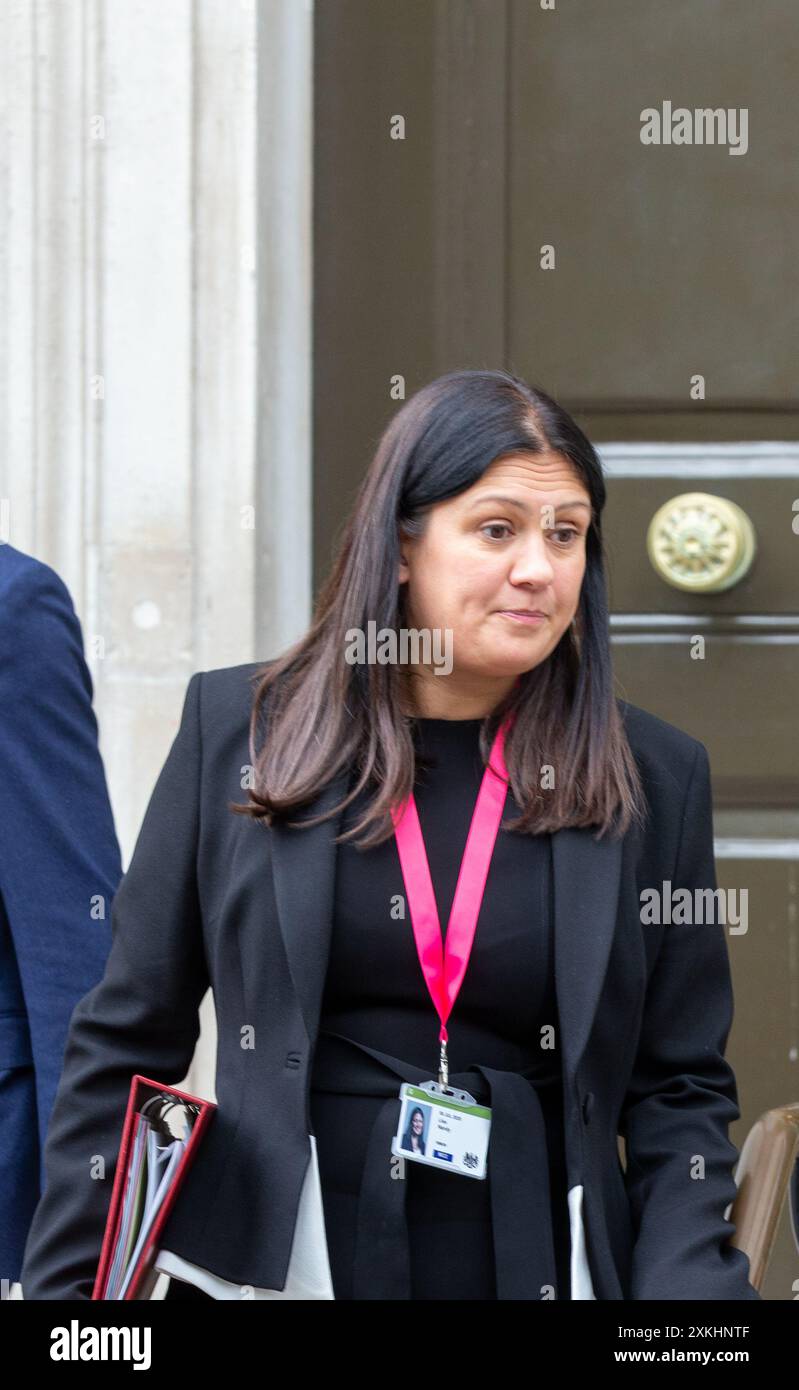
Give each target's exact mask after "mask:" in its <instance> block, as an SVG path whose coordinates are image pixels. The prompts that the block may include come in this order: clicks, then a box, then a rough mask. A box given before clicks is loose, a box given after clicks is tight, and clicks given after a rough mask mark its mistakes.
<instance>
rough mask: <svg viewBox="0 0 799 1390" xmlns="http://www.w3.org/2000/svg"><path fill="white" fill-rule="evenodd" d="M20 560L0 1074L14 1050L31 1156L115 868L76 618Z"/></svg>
mask: <svg viewBox="0 0 799 1390" xmlns="http://www.w3.org/2000/svg"><path fill="white" fill-rule="evenodd" d="M26 560H27V563H25V564H23V565H22V566H21V567H17V568H16V569H15V570H14V572H13V573H12V574H11V575H10V576H7V577H6V580H5V582H4V584H3V585H2V589H1V590H0V649H1V650H2V660H0V709H2V719H1V720H0V895H2V907H3V911H2V912H0V918H2V931H3V944H2V955H3V969H2V971H0V978H1V979H2V984H0V990H1V991H2V992H3V997H2V998H0V1015H3V1018H2V1020H0V1022H1V1023H2V1029H0V1049H4V1051H5V1058H3V1057H0V1068H2V1067H3V1065H4V1062H5V1061H11V1060H13V1059H14V1058H16V1059H17V1061H18V1062H19V1061H20V1060H21V1059H22V1057H23V1056H24V1055H25V1052H26V1050H27V1052H28V1056H29V1060H30V1062H31V1063H32V1067H33V1072H34V1075H35V1089H36V1102H35V1104H36V1112H37V1125H38V1138H39V1152H40V1154H41V1152H42V1150H43V1147H44V1141H45V1137H46V1132H47V1126H48V1123H49V1119H50V1115H51V1111H52V1107H53V1102H54V1099H55V1093H56V1089H57V1085H58V1081H59V1077H60V1074H61V1068H62V1063H63V1055H64V1048H65V1043H66V1037H67V1032H68V1028H69V1022H70V1017H71V1015H72V1012H73V1009H74V1008H75V1006H76V1004H77V1002H78V1001H79V1000H80V999H81V998H82V996H83V995H85V994H86V992H87V991H88V990H89V989H91V988H92V986H93V985H95V984H96V983H97V981H98V980H99V979H100V977H101V976H102V974H103V971H104V969H105V964H106V960H107V958H108V953H109V950H110V947H111V912H110V908H111V902H112V899H113V897H114V894H115V893H116V890H117V888H118V886H119V882H120V879H121V876H122V866H121V862H120V853H119V845H118V843H117V837H116V834H115V830H114V822H113V815H112V810H111V805H110V801H109V796H108V789H107V785H106V779H105V772H104V769H103V764H102V760H101V757H100V751H99V747H98V731H97V721H96V719H95V715H94V711H93V709H92V694H93V692H92V682H91V676H90V673H89V670H88V667H87V665H86V662H85V660H84V655H83V642H82V636H81V629H80V624H79V621H78V618H77V616H76V614H75V611H74V607H73V604H72V600H71V598H70V596H69V592H68V590H67V589H66V587H65V585H64V584H63V582H62V580H61V579H60V578H59V577H58V575H57V574H56V573H55V571H54V570H52V569H51V568H50V567H49V566H48V565H45V564H42V563H41V562H39V561H36V560H33V559H31V558H30V557H26ZM20 1152H21V1150H20ZM43 1177H44V1172H43V1163H42V1166H41V1167H40V1171H39V1174H38V1178H39V1181H40V1182H41V1181H43Z"/></svg>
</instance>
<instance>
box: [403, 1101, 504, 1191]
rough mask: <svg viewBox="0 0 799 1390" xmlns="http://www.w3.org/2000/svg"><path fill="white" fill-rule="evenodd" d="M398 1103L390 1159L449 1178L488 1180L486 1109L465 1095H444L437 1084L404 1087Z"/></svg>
mask: <svg viewBox="0 0 799 1390" xmlns="http://www.w3.org/2000/svg"><path fill="white" fill-rule="evenodd" d="M428 1087H429V1089H428ZM400 1100H401V1102H402V1104H401V1105H400V1114H399V1122H398V1124H397V1133H396V1134H395V1135H394V1138H393V1139H392V1141H391V1152H392V1154H394V1155H395V1156H396V1157H397V1158H407V1159H410V1160H411V1161H412V1162H414V1163H427V1164H429V1165H430V1166H431V1167H433V1168H444V1169H445V1170H446V1171H447V1172H449V1173H463V1174H465V1176H467V1177H470V1178H485V1177H486V1172H487V1167H486V1160H487V1155H488V1138H489V1134H490V1131H491V1110H490V1109H489V1107H488V1106H485V1105H477V1104H476V1102H475V1100H474V1097H473V1096H470V1095H468V1093H467V1092H465V1091H461V1092H455V1091H453V1092H452V1093H451V1094H446V1093H442V1091H441V1088H440V1087H439V1086H438V1085H437V1083H436V1082H428V1083H427V1086H425V1087H422V1086H412V1085H411V1084H410V1083H409V1082H404V1083H403V1085H402V1086H401V1087H400Z"/></svg>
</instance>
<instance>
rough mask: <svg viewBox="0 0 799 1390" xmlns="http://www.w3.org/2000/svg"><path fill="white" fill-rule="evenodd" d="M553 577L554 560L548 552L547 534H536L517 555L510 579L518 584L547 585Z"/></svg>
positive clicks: (544, 532) (542, 532) (543, 532)
mask: <svg viewBox="0 0 799 1390" xmlns="http://www.w3.org/2000/svg"><path fill="white" fill-rule="evenodd" d="M553 575H554V570H553V568H552V559H551V557H550V555H549V552H548V550H547V533H546V531H541V532H540V534H539V533H535V534H534V535H531V536H530V538H529V539H528V540H526V541H525V543H524V545H523V546H522V547H521V548H520V549H519V550H518V551H517V553H516V554H515V556H514V559H513V567H512V569H511V574H510V577H511V579H512V580H513V581H514V582H515V583H517V584H519V583H533V584H546V583H549V582H551V580H552V578H553Z"/></svg>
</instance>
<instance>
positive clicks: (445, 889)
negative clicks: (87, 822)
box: [22, 371, 759, 1300]
mask: <svg viewBox="0 0 799 1390" xmlns="http://www.w3.org/2000/svg"><path fill="white" fill-rule="evenodd" d="M604 504H605V487H604V482H603V478H602V473H601V468H600V465H599V462H598V459H597V456H596V453H595V451H594V449H593V448H592V446H591V444H590V443H589V441H588V440H587V439H586V437H585V435H584V434H583V433H582V432H581V431H580V430H579V429H578V427H577V426H576V424H575V423H574V422H573V421H572V420H571V418H570V417H569V416H568V415H567V414H566V412H565V411H563V410H562V409H561V408H560V407H559V406H558V405H557V404H556V403H555V402H554V401H553V400H551V399H550V398H549V397H548V396H546V395H545V394H544V393H543V392H541V391H537V390H533V389H531V388H530V387H529V386H528V385H527V384H526V383H525V382H523V381H521V380H520V379H518V378H517V377H515V376H512V375H510V374H509V373H506V372H503V371H462V372H453V373H450V374H448V375H447V376H445V377H442V378H441V379H439V380H437V381H434V382H432V383H431V384H430V385H428V386H427V387H425V388H424V389H423V390H421V391H419V392H418V393H417V394H416V395H415V396H414V397H413V398H412V399H411V400H409V401H408V402H407V403H406V404H405V405H404V406H403V407H402V408H401V409H400V410H399V411H398V412H397V414H396V415H395V417H394V419H393V420H392V422H391V423H390V425H389V426H388V428H387V429H386V431H385V433H384V435H383V437H382V439H381V441H380V444H379V447H378V449H377V452H376V455H375V458H374V460H373V462H372V465H371V467H370V469H369V471H368V474H367V476H366V478H365V480H364V483H363V486H362V488H361V491H360V494H359V497H358V499H357V502H356V505H355V507H354V510H353V513H352V516H351V518H350V520H349V523H348V526H347V528H346V531H345V534H344V538H343V543H342V545H341V549H340V553H339V555H338V559H337V561H336V564H335V566H334V568H333V570H332V573H331V575H330V577H329V579H328V582H327V584H326V586H325V588H324V591H323V593H322V595H321V597H320V599H319V603H318V607H317V611H316V615H315V618H314V621H313V623H312V626H311V628H310V629H309V631H308V633H307V634H306V635H305V636H304V637H303V638H302V640H300V641H299V642H298V643H297V644H296V645H295V646H294V647H292V648H291V649H290V650H289V651H288V652H286V653H284V654H283V655H282V656H281V657H280V658H279V659H278V660H276V661H273V662H271V663H268V664H267V665H266V666H265V667H264V666H262V665H261V666H255V667H253V666H245V667H236V668H233V669H228V670H221V671H213V672H206V673H204V674H203V675H196V676H194V677H192V679H191V681H190V682H189V687H188V691H187V695H186V703H185V707H184V711H183V718H182V721H181V726H180V729H179V731H178V735H177V737H176V739H175V742H174V744H173V747H172V749H171V751H170V754H169V757H168V759H167V762H166V764H165V767H164V769H163V771H162V773H161V776H160V778H159V781H158V783H157V785H156V788H155V790H154V792H153V797H152V799H151V803H150V805H149V807H148V810H147V814H146V817H145V821H144V824H143V827H142V831H141V834H140V838H139V842H138V844H137V846H136V851H135V854H134V857H133V860H132V862H131V865H130V868H129V870H128V873H127V875H126V877H125V879H124V881H123V884H122V886H121V888H120V890H119V892H118V894H117V897H116V899H115V901H114V909H113V911H114V946H113V950H112V953H111V958H110V961H109V965H108V968H107V971H106V975H105V977H104V979H103V981H102V982H101V984H100V985H99V986H98V987H97V988H96V989H95V990H93V991H92V992H91V993H90V994H89V995H87V996H86V998H85V999H84V1000H83V1001H81V1004H80V1005H79V1006H78V1008H77V1009H76V1011H75V1015H74V1019H73V1024H72V1029H71V1033H70V1040H69V1043H68V1047H67V1052H66V1057H65V1068H64V1076H63V1080H62V1085H61V1088H60V1094H59V1098H58V1101H57V1105H56V1110H55V1112H54V1118H53V1122H52V1125H51V1132H50V1137H49V1140H48V1151H47V1156H46V1158H47V1164H48V1188H47V1191H46V1193H45V1196H44V1198H43V1199H42V1202H41V1204H40V1207H39V1209H38V1211H37V1214H36V1217H35V1219H34V1226H33V1230H32V1235H31V1239H30V1241H29V1244H28V1248H27V1251H26V1262H25V1267H24V1269H23V1274H22V1285H23V1291H24V1294H25V1296H26V1297H43V1298H59V1297H78V1298H80V1297H88V1296H89V1294H90V1292H91V1285H92V1279H93V1274H94V1269H95V1266H96V1261H97V1256H98V1254H99V1249H100V1243H101V1237H102V1229H103V1223H104V1218H105V1211H106V1209H107V1204H108V1193H109V1192H110V1186H109V1185H108V1183H107V1182H106V1184H102V1183H92V1182H91V1181H89V1179H88V1176H87V1172H86V1167H87V1155H89V1154H97V1153H101V1154H103V1155H105V1156H106V1158H107V1164H108V1169H107V1171H108V1176H109V1177H110V1176H111V1175H112V1173H113V1165H114V1160H115V1155H116V1148H117V1146H118V1142H119V1131H120V1125H121V1117H122V1115H123V1111H124V1105H125V1100H126V1097H127V1088H128V1084H129V1078H130V1074H131V1073H133V1072H135V1071H138V1072H141V1073H143V1074H144V1075H147V1076H150V1077H152V1078H154V1079H156V1080H159V1081H167V1082H169V1081H177V1080H179V1079H180V1078H181V1077H182V1076H183V1075H184V1074H185V1071H186V1069H187V1067H188V1064H189V1061H190V1059H191V1056H192V1052H193V1047H194V1043H195V1040H196V1037H197V1031H198V1023H197V1006H198V1003H199V1001H200V999H201V997H202V995H203V993H204V990H205V988H206V986H207V984H208V983H209V981H210V983H211V984H212V986H213V990H214V998H215V1005H216V1011H217V1021H218V1037H219V1044H218V1064H217V1084H216V1093H217V1097H218V1101H219V1108H218V1110H217V1113H216V1115H215V1117H214V1121H213V1123H212V1125H211V1126H210V1128H209V1130H208V1132H207V1134H206V1135H205V1136H204V1138H203V1144H202V1149H201V1151H200V1152H199V1154H198V1157H197V1160H196V1164H195V1166H194V1168H193V1169H192V1171H191V1172H190V1174H189V1176H188V1178H187V1181H186V1184H185V1186H184V1188H183V1189H182V1191H181V1194H180V1200H179V1202H178V1203H177V1204H176V1206H175V1209H174V1211H173V1212H172V1214H171V1215H170V1217H169V1220H168V1222H167V1224H166V1227H165V1231H164V1235H163V1243H162V1253H161V1256H160V1258H159V1261H158V1264H159V1268H161V1269H163V1270H165V1272H167V1273H170V1274H171V1275H172V1276H173V1284H174V1280H183V1281H186V1282H187V1283H189V1284H191V1283H194V1284H197V1285H198V1286H199V1287H200V1288H202V1289H203V1290H204V1291H205V1293H206V1295H209V1296H212V1297H215V1298H236V1297H241V1295H242V1289H243V1288H246V1290H247V1292H248V1295H249V1296H253V1297H259V1298H298V1297H299V1298H301V1297H314V1298H319V1297H321V1298H324V1297H328V1298H329V1297H336V1298H357V1299H360V1298H369V1299H373V1298H379V1299H383V1298H413V1299H424V1300H427V1299H436V1298H463V1299H494V1298H497V1299H509V1298H524V1299H551V1298H567V1299H568V1298H571V1299H592V1298H597V1299H611V1300H613V1299H615V1300H625V1299H632V1300H637V1299H655V1298H665V1299H712V1298H722V1299H736V1300H737V1299H749V1298H758V1297H759V1295H758V1294H757V1292H756V1291H755V1289H754V1288H753V1287H752V1286H751V1285H750V1283H749V1281H748V1272H749V1263H748V1259H747V1257H746V1256H745V1255H744V1254H743V1252H741V1251H739V1250H737V1249H735V1248H734V1247H733V1246H731V1245H730V1244H729V1236H730V1235H731V1234H732V1227H731V1225H730V1223H729V1222H728V1221H726V1220H725V1217H724V1212H725V1209H726V1208H727V1206H728V1204H729V1203H730V1202H731V1201H732V1200H733V1198H734V1196H735V1191H736V1189H735V1183H734V1179H733V1176H732V1169H733V1165H734V1163H735V1160H736V1157H737V1154H736V1150H735V1148H734V1146H733V1145H732V1144H731V1142H730V1140H729V1137H728V1125H729V1123H730V1122H731V1121H732V1120H734V1119H736V1118H737V1117H738V1114H739V1111H738V1106H737V1094H736V1085H735V1079H734V1076H733V1073H732V1071H731V1068H730V1066H729V1064H728V1063H727V1061H726V1060H725V1057H724V1049H725V1046H726V1041H727V1036H728V1032H729V1028H730V1024H731V1015H732V994H731V987H730V976H729V965H728V959H727V948H726V941H725V936H724V928H723V926H722V925H721V924H719V923H716V922H713V921H711V922H702V923H701V924H693V925H692V924H690V923H683V921H682V920H678V914H675V916H674V918H673V919H667V921H666V922H665V923H664V922H663V921H662V920H656V921H650V920H649V919H648V917H647V916H646V914H645V913H644V912H643V910H642V906H641V904H642V901H643V899H642V898H641V896H640V895H641V894H643V893H649V895H650V897H651V890H655V892H656V893H657V894H661V893H662V891H664V890H667V889H668V890H670V892H671V894H672V895H673V894H674V893H676V892H678V891H679V890H681V889H682V890H686V889H687V890H688V894H690V895H691V896H692V895H693V893H694V890H695V889H697V888H700V889H702V888H715V869H714V862H713V832H712V804H711V793H710V776H709V766H708V758H707V753H706V750H705V748H704V746H703V745H702V744H701V743H698V742H697V741H696V740H695V739H693V738H691V737H690V736H689V735H688V734H685V733H682V732H681V731H680V730H678V729H676V728H673V727H672V726H671V725H669V724H666V723H664V722H663V721H661V720H659V719H657V718H655V717H654V716H652V715H650V714H647V713H646V712H645V711H643V710H640V709H637V708H635V707H634V706H632V705H629V704H627V703H626V702H624V701H621V700H618V699H616V698H615V696H614V694H613V676H612V668H611V660H610V644H609V634H608V616H607V604H606V587H605V575H604V567H603V554H602V539H601V529H600V520H601V512H602V509H603V507H604ZM442 657H443V659H442ZM253 697H254V698H253ZM243 787H246V788H247V791H248V793H249V795H248V797H247V799H246V801H245V802H244V803H242V800H241V788H243ZM231 809H232V810H233V811H235V812H237V814H231ZM473 817H474V818H475V819H474V824H475V825H476V830H475V834H474V835H471V834H470V826H471V825H472V823H473ZM500 818H501V820H500ZM462 863H463V867H462ZM700 900H701V899H700ZM451 933H452V935H450V934H451ZM448 938H449V944H448V942H447V939H448ZM405 1087H410V1088H411V1089H412V1091H413V1089H414V1088H416V1089H419V1090H420V1092H421V1093H420V1094H419V1095H418V1096H414V1095H413V1094H412V1095H411V1100H413V1099H416V1100H422V1098H423V1097H425V1098H427V1099H429V1100H430V1105H431V1109H432V1110H434V1111H435V1113H436V1115H437V1116H438V1117H439V1119H438V1128H437V1130H436V1136H437V1137H436V1142H435V1144H433V1145H431V1147H432V1150H433V1152H432V1153H430V1154H429V1155H425V1158H424V1161H422V1160H421V1159H420V1157H419V1156H416V1157H410V1156H409V1157H408V1158H406V1159H403V1158H401V1157H399V1156H398V1154H397V1152H395V1150H397V1149H399V1145H400V1141H401V1135H400V1133H399V1132H398V1124H399V1118H400V1111H401V1105H400V1094H401V1092H400V1088H405ZM402 1094H403V1095H405V1094H407V1093H406V1092H405V1091H404V1090H403V1092H402ZM461 1096H465V1097H468V1100H470V1101H471V1102H472V1103H473V1105H472V1111H471V1112H470V1113H467V1112H468V1109H469V1108H468V1101H467V1100H464V1101H463V1103H462V1105H461V1108H460V1109H459V1108H458V1105H457V1101H458V1098H459V1097H461ZM447 1107H449V1108H447ZM406 1108H407V1102H406ZM467 1123H468V1124H469V1125H471V1126H472V1128H471V1129H470V1130H469V1138H468V1142H467V1143H465V1144H461V1145H460V1148H458V1145H457V1134H458V1133H460V1132H461V1131H463V1132H464V1133H465V1126H466V1125H467ZM619 1135H622V1136H623V1137H624V1140H625V1146H626V1171H625V1169H623V1168H622V1165H621V1162H620V1159H619V1154H618V1136H619ZM441 1136H443V1138H442V1137H441ZM428 1160H429V1161H428ZM484 1163H485V1171H484V1173H483V1172H482V1168H481V1165H483V1164H484ZM449 1164H451V1165H452V1168H451V1170H450V1169H449V1167H448V1165H449ZM456 1165H458V1166H457V1168H456Z"/></svg>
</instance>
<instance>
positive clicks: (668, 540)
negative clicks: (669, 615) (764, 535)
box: [646, 492, 756, 594]
mask: <svg viewBox="0 0 799 1390" xmlns="http://www.w3.org/2000/svg"><path fill="white" fill-rule="evenodd" d="M646 548H647V552H648V554H649V558H650V560H651V561H652V565H653V568H654V569H655V571H656V573H657V574H659V575H660V578H661V579H663V580H665V582H666V583H667V584H670V585H671V586H672V588H674V589H688V590H690V591H691V592H692V593H701V594H718V593H721V591H722V590H723V589H731V588H732V587H733V585H734V584H739V583H740V581H741V580H742V579H743V577H744V575H745V574H746V573H747V572H748V570H749V568H750V566H751V564H752V560H753V559H754V555H755V549H756V541H755V528H754V526H753V525H752V523H751V521H750V520H749V517H748V516H747V515H746V512H745V511H742V510H741V508H740V507H739V506H738V505H737V504H736V503H735V502H730V501H729V499H728V498H726V497H714V496H713V494H712V493H710V492H683V493H681V494H680V495H679V497H672V499H671V501H670V502H664V504H663V506H662V507H660V508H658V510H657V511H656V512H655V515H654V516H653V517H652V520H651V521H650V523H649V530H648V531H647V535H646Z"/></svg>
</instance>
